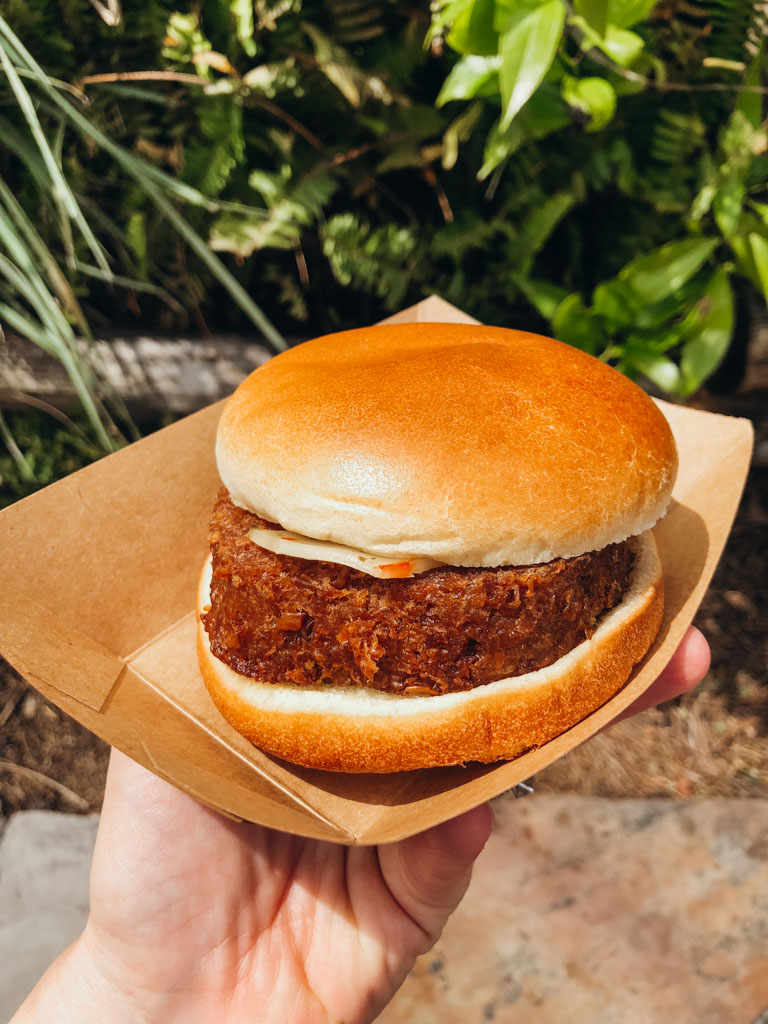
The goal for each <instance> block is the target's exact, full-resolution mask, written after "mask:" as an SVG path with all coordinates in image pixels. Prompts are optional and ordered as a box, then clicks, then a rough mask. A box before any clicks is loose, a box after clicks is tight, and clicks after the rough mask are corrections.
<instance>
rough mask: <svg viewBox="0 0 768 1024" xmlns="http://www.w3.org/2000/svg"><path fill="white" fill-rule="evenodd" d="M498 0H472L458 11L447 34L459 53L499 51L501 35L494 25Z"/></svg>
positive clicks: (448, 39)
mask: <svg viewBox="0 0 768 1024" xmlns="http://www.w3.org/2000/svg"><path fill="white" fill-rule="evenodd" d="M495 7H496V0H470V2H469V3H464V4H462V5H461V6H460V7H459V8H458V9H457V11H456V14H455V16H454V18H453V21H452V23H451V28H450V31H449V32H448V35H447V37H446V38H447V42H448V45H449V46H451V47H452V48H453V49H454V50H457V51H458V52H459V53H466V54H479V55H481V56H490V55H491V54H496V53H498V49H499V36H498V33H497V32H496V31H494V27H493V16H494V10H495Z"/></svg>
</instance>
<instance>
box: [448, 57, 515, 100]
mask: <svg viewBox="0 0 768 1024" xmlns="http://www.w3.org/2000/svg"><path fill="white" fill-rule="evenodd" d="M500 66H501V58H500V57H498V56H494V57H473V56H469V57H462V58H461V60H460V61H459V62H458V63H457V64H455V65H454V66H453V68H452V69H451V72H450V74H449V75H448V77H447V78H446V80H445V81H444V82H443V87H442V89H441V90H440V92H439V93H438V96H437V99H436V100H435V106H437V107H442V106H443V104H445V103H450V101H451V100H468V99H471V98H472V97H473V96H477V94H478V93H479V92H480V91H481V89H483V87H484V86H487V85H488V84H489V83H493V82H494V80H495V79H496V78H497V77H498V73H499V67H500Z"/></svg>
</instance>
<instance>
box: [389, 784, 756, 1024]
mask: <svg viewBox="0 0 768 1024" xmlns="http://www.w3.org/2000/svg"><path fill="white" fill-rule="evenodd" d="M496 813H497V826H496V830H495V832H494V835H493V837H492V839H491V840H490V842H489V843H488V846H487V847H486V849H485V850H484V852H483V854H482V856H481V859H480V860H479V862H478V865H477V867H476V870H475V873H474V877H473V880H472V884H471V887H470V890H469V892H468V894H467V896H466V898H465V900H464V902H463V903H462V905H461V906H460V907H459V909H458V911H457V913H456V914H455V915H454V917H453V918H452V919H451V920H450V921H449V923H448V926H447V927H446V929H445V932H444V934H443V937H442V938H441V940H440V942H439V943H438V944H437V946H436V947H435V949H434V950H433V951H432V952H431V953H429V954H427V955H426V956H424V957H422V958H421V959H420V960H419V962H418V963H417V965H416V967H415V969H414V971H413V972H412V974H411V976H410V977H409V978H408V979H407V981H406V983H405V985H404V986H403V988H402V989H401V991H400V992H399V993H398V995H397V996H396V997H395V1000H394V1002H393V1003H391V1004H390V1006H389V1007H388V1008H387V1009H386V1010H385V1011H384V1013H383V1014H382V1015H381V1016H380V1017H379V1020H378V1024H402V1022H403V1021H408V1024H433V1022H436V1021H439V1022H440V1024H473V1022H475V1021H477V1022H478V1024H480V1022H486V1021H496V1022H498V1024H563V1022H565V1021H567V1022H568V1024H661V1022H674V1024H749V1022H751V1021H755V1019H756V1018H758V1017H760V1018H761V1019H762V1011H764V1010H765V1008H766V1007H768V800H734V799H727V798H722V799H720V798H713V799H705V800H700V801H679V802H678V801H662V800H627V801H621V800H617V801H613V800H601V799H593V798H585V797H575V796H545V795H540V796H534V797H531V798H526V799H524V800H520V801H517V802H513V801H510V800H502V801H499V802H497V804H496Z"/></svg>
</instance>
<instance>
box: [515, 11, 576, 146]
mask: <svg viewBox="0 0 768 1024" xmlns="http://www.w3.org/2000/svg"><path fill="white" fill-rule="evenodd" d="M564 22H565V4H564V2H563V0H544V2H543V3H540V4H538V5H536V6H535V7H528V6H524V7H520V8H518V9H516V10H515V11H514V13H513V14H512V15H511V16H510V18H509V20H508V21H507V24H506V27H505V29H504V32H503V33H502V36H501V40H500V45H499V53H500V55H501V69H500V72H499V83H500V87H501V109H502V115H501V125H500V127H501V129H502V131H503V130H504V129H505V128H508V127H509V125H510V124H511V123H512V121H513V119H514V117H515V115H516V114H517V113H518V111H519V110H520V109H521V108H522V106H523V105H524V103H525V102H526V101H527V100H528V99H529V98H530V96H531V95H532V94H533V92H534V91H535V90H536V88H537V87H538V86H539V85H540V84H541V82H542V81H543V80H544V76H545V75H546V73H547V71H548V70H549V67H550V65H551V64H552V61H553V60H554V58H555V53H556V52H557V47H558V44H559V42H560V38H561V36H562V34H563V25H564Z"/></svg>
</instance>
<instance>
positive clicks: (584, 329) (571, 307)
mask: <svg viewBox="0 0 768 1024" xmlns="http://www.w3.org/2000/svg"><path fill="white" fill-rule="evenodd" d="M552 331H553V333H554V335H555V337H556V338H559V339H560V341H564V342H566V344H568V345H573V346H575V347H576V348H580V349H582V350H583V351H584V352H589V353H590V354H591V355H595V354H596V353H597V352H599V351H600V350H601V349H602V348H603V347H604V346H605V343H606V341H607V339H606V337H605V333H604V332H603V329H602V326H601V324H600V321H599V320H598V319H597V318H596V317H594V316H593V315H592V314H591V313H590V311H589V310H588V309H587V308H586V307H585V305H584V302H583V300H582V298H581V296H580V295H578V294H576V293H575V292H574V293H573V294H571V295H566V297H565V298H564V299H563V301H562V302H561V303H560V305H559V306H558V307H557V309H556V310H555V315H554V316H553V317H552Z"/></svg>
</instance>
